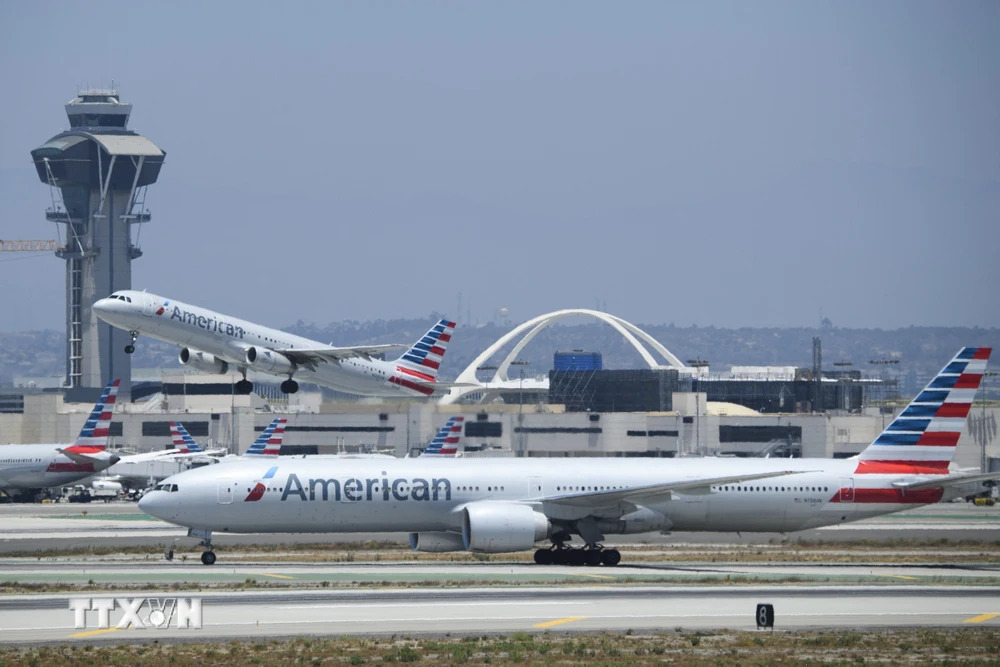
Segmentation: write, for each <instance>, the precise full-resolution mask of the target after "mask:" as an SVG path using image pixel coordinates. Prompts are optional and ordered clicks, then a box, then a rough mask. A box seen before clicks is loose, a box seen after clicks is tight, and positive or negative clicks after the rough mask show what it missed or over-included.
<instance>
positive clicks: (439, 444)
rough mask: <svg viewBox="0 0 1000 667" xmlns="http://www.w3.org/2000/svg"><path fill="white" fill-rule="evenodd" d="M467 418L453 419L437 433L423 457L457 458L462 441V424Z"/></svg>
mask: <svg viewBox="0 0 1000 667" xmlns="http://www.w3.org/2000/svg"><path fill="white" fill-rule="evenodd" d="M464 421H465V417H461V416H458V417H452V418H451V419H449V420H448V422H447V423H446V424H445V425H444V426H442V427H441V430H440V431H438V432H437V435H436V436H434V439H433V440H431V444H429V445H427V449H425V450H424V453H423V454H421V456H457V455H458V448H459V444H460V443H461V441H462V422H464Z"/></svg>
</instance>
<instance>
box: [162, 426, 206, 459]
mask: <svg viewBox="0 0 1000 667" xmlns="http://www.w3.org/2000/svg"><path fill="white" fill-rule="evenodd" d="M170 436H171V438H173V441H174V449H179V450H180V453H181V454H197V453H199V452H203V451H205V450H203V449H202V448H201V447H200V446H199V445H198V443H197V442H195V440H194V438H192V437H191V434H190V433H188V432H187V429H186V428H184V425H183V424H178V423H177V422H170Z"/></svg>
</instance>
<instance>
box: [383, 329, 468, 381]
mask: <svg viewBox="0 0 1000 667" xmlns="http://www.w3.org/2000/svg"><path fill="white" fill-rule="evenodd" d="M454 333H455V323H454V322H450V321H448V320H441V321H440V322H438V323H437V324H435V325H434V326H433V327H431V329H430V331H428V332H427V333H426V334H424V335H423V337H422V338H421V339H420V340H419V341H417V342H416V343H415V344H414V345H413V347H411V348H410V349H409V350H407V351H406V352H405V353H404V354H403V356H401V357H400V358H399V359H397V360H396V372H395V373H393V374H392V375H391V376H390V377H389V380H388V381H389V382H390V383H392V384H395V385H398V386H400V387H403V388H406V389H410V390H412V391H415V392H417V393H420V394H423V395H424V396H430V395H431V394H433V393H434V388H433V387H430V386H427V384H428V383H432V382H436V381H437V376H438V369H440V368H441V361H442V360H443V359H444V353H445V352H446V351H447V349H448V343H450V342H451V336H452V334H454Z"/></svg>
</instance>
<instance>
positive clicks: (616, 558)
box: [601, 549, 622, 567]
mask: <svg viewBox="0 0 1000 667" xmlns="http://www.w3.org/2000/svg"><path fill="white" fill-rule="evenodd" d="M601 562H602V563H604V564H605V565H607V566H608V567H614V566H615V565H618V563H620V562H622V555H621V552H620V551H618V549H605V550H604V551H602V552H601Z"/></svg>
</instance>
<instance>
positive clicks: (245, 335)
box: [93, 290, 455, 397]
mask: <svg viewBox="0 0 1000 667" xmlns="http://www.w3.org/2000/svg"><path fill="white" fill-rule="evenodd" d="M93 308H94V312H96V313H97V316H98V317H100V318H101V319H102V320H104V321H105V322H107V323H108V324H110V325H111V326H114V327H118V328H119V329H125V330H126V331H128V332H129V333H130V334H131V335H132V343H131V344H129V345H127V346H126V347H125V351H126V352H127V353H129V354H131V353H132V352H134V351H135V341H136V338H137V337H138V336H140V335H143V336H149V337H150V338H156V339H157V340H162V341H165V342H167V343H173V344H175V345H180V346H181V351H180V362H181V364H182V365H184V366H187V367H189V368H194V369H196V370H199V371H203V372H205V373H227V372H229V367H230V366H233V367H235V368H236V369H237V370H239V371H240V373H242V374H243V379H242V380H241V381H239V382H237V383H236V389H237V391H240V392H241V393H244V394H249V393H250V392H251V391H252V390H253V383H252V382H250V381H249V380H247V371H248V370H254V371H257V372H259V373H267V374H270V375H277V376H281V377H286V378H287V379H286V380H284V381H283V382H282V383H281V391H283V392H285V393H286V394H294V393H295V392H296V391H298V390H299V384H298V382H297V381H296V380H295V378H296V377H298V378H301V379H303V380H305V381H307V382H313V383H315V384H318V385H322V386H324V387H329V388H330V389H336V390H337V391H342V392H345V393H348V394H361V395H364V396H384V397H392V396H431V395H432V394H434V392H435V390H443V389H447V388H449V387H453V386H455V385H453V384H445V383H441V382H438V381H437V376H438V369H439V367H440V366H441V360H442V358H443V357H444V353H445V350H446V349H447V348H448V343H449V341H451V336H452V334H453V333H454V331H455V323H454V322H449V321H448V320H441V321H440V322H438V323H437V324H435V325H434V326H433V327H431V329H430V331H428V332H427V333H426V334H424V335H423V337H421V339H420V340H419V341H417V342H416V343H414V344H413V345H412V346H407V345H360V346H353V347H333V346H331V345H324V344H322V343H320V342H317V341H314V340H309V339H308V338H303V337H301V336H294V335H292V334H289V333H285V332H284V331H280V330H278V329H269V328H267V327H263V326H260V325H258V324H254V323H252V322H247V321H245V320H239V319H236V318H234V317H229V316H228V315H222V314H220V313H216V312H214V311H211V310H206V309H204V308H199V307H197V306H191V305H188V304H186V303H181V302H180V301H173V300H171V299H166V298H164V297H161V296H157V295H156V294H149V293H147V292H136V291H131V290H122V291H119V292H115V293H114V294H112V295H111V296H109V297H107V298H104V299H101V300H99V301H97V303H95V304H94V306H93ZM391 352H402V353H403V354H402V355H401V356H400V357H399V358H398V359H395V360H392V361H383V360H381V359H377V358H375V357H376V356H377V355H383V354H388V353H391Z"/></svg>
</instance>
